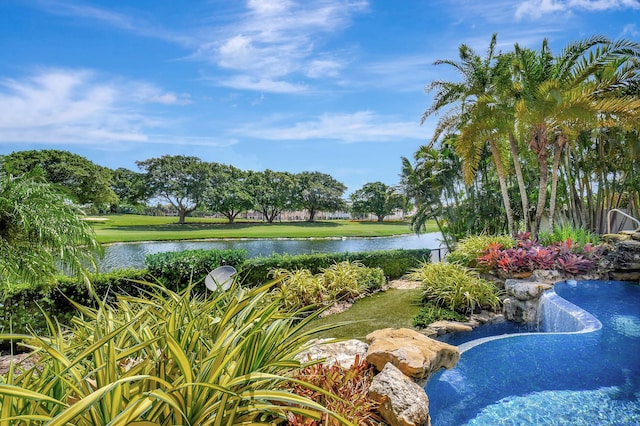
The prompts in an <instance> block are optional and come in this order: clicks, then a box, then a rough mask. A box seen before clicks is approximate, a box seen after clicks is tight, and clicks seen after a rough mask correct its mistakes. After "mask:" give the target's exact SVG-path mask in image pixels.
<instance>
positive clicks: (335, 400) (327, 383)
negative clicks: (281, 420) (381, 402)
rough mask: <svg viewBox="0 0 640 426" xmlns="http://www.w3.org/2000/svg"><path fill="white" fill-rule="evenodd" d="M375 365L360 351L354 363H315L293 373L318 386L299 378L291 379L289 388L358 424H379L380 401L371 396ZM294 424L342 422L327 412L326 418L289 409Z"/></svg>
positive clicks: (316, 424) (312, 424)
mask: <svg viewBox="0 0 640 426" xmlns="http://www.w3.org/2000/svg"><path fill="white" fill-rule="evenodd" d="M374 374H375V373H374V371H373V368H372V367H371V366H370V365H369V363H368V362H367V361H366V360H360V358H359V356H358V355H356V358H355V360H354V363H353V365H352V366H351V367H350V368H344V367H341V366H339V365H331V366H326V365H324V364H314V365H310V366H308V367H305V368H302V369H300V370H298V371H296V372H295V373H294V375H293V377H294V378H295V379H297V380H299V381H301V382H303V383H310V384H311V385H313V386H315V387H316V389H313V388H311V387H308V386H303V385H301V384H299V383H297V382H293V383H287V384H286V385H285V388H287V389H290V390H291V391H292V392H293V393H295V394H296V395H300V396H303V397H305V398H308V399H311V400H313V401H315V402H317V403H318V404H320V405H322V406H323V407H326V408H328V409H329V410H331V411H332V412H334V413H338V414H340V415H342V417H344V418H346V419H350V420H351V421H352V422H353V423H354V424H357V425H364V426H367V425H371V426H374V425H378V424H380V422H381V419H380V418H379V417H378V415H377V414H376V410H377V408H378V403H377V402H375V401H373V400H372V399H370V398H368V397H367V391H368V389H369V387H370V386H371V381H372V380H373V376H374ZM288 420H289V424H290V425H294V426H295V425H304V426H321V425H328V424H329V425H336V426H337V425H339V424H340V423H339V422H338V421H337V420H336V419H331V418H329V416H328V415H325V414H323V418H322V420H320V421H318V420H314V419H309V418H308V417H306V416H304V415H302V414H295V413H289V416H288Z"/></svg>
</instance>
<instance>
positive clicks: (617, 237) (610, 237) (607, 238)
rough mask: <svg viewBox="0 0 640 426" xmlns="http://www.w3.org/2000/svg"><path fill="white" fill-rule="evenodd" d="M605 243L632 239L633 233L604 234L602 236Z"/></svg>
mask: <svg viewBox="0 0 640 426" xmlns="http://www.w3.org/2000/svg"><path fill="white" fill-rule="evenodd" d="M600 239H601V240H602V241H604V242H605V243H616V242H619V241H626V240H629V239H631V235H625V234H604V235H602V236H601V237H600Z"/></svg>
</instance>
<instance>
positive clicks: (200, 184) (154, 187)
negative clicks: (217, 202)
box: [136, 155, 210, 224]
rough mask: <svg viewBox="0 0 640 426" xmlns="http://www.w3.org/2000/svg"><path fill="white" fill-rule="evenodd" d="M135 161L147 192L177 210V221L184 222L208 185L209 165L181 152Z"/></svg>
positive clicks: (197, 204)
mask: <svg viewBox="0 0 640 426" xmlns="http://www.w3.org/2000/svg"><path fill="white" fill-rule="evenodd" d="M136 164H137V165H138V167H140V169H142V170H143V171H144V172H145V183H146V184H147V187H148V189H149V191H150V194H151V195H152V196H153V197H158V198H161V199H164V200H166V201H167V202H168V203H169V204H171V205H172V206H173V207H174V208H175V209H176V210H177V211H178V223H180V224H184V223H185V218H186V216H187V215H188V214H189V213H191V212H192V211H194V210H195V209H197V208H198V206H199V205H200V203H201V202H202V199H203V197H204V195H205V192H206V190H207V188H208V187H209V177H210V168H209V166H208V165H207V164H206V163H204V162H203V161H202V160H200V159H199V158H198V157H192V156H184V155H163V156H162V157H158V158H149V159H147V160H144V161H136Z"/></svg>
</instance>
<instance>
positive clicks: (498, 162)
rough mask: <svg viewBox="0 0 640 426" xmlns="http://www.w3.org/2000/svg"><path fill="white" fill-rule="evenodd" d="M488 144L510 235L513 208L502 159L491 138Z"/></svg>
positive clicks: (511, 231) (513, 231) (513, 230)
mask: <svg viewBox="0 0 640 426" xmlns="http://www.w3.org/2000/svg"><path fill="white" fill-rule="evenodd" d="M489 146H490V147H491V154H492V155H493V162H494V163H495V166H496V171H497V172H498V181H499V182H500V193H501V194H502V202H503V203H504V210H505V212H506V215H507V228H508V229H509V234H510V235H515V232H516V230H515V226H514V223H513V210H512V209H511V200H510V199H509V191H508V188H507V180H506V178H505V174H504V168H503V167H502V159H501V158H500V153H499V152H498V147H497V146H496V144H495V143H494V142H493V140H489Z"/></svg>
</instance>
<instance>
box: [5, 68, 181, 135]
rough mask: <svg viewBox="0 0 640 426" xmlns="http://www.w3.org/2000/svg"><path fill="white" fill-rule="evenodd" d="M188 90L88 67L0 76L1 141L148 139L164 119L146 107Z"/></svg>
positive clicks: (175, 100) (177, 98)
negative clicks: (100, 72)
mask: <svg viewBox="0 0 640 426" xmlns="http://www.w3.org/2000/svg"><path fill="white" fill-rule="evenodd" d="M188 102H189V97H188V95H184V94H176V93H172V92H167V91H163V90H161V89H160V88H158V87H156V86H154V85H152V84H150V83H146V82H137V81H124V80H122V79H118V78H105V77H103V76H100V75H98V74H97V73H96V72H94V71H91V70H68V69H43V70H40V71H38V72H35V73H33V74H32V75H30V76H28V77H25V78H22V79H10V78H4V79H0V108H1V109H2V111H3V113H2V114H0V143H23V142H31V143H65V144H70V143H81V144H95V143H104V142H110V141H130V142H149V141H150V138H149V136H148V134H147V132H148V130H149V129H154V128H162V127H163V126H165V123H166V120H164V119H162V118H163V117H162V116H157V115H154V114H152V113H149V112H145V111H146V108H147V107H150V106H152V105H154V104H155V105H165V106H166V105H179V104H185V103H188Z"/></svg>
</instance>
